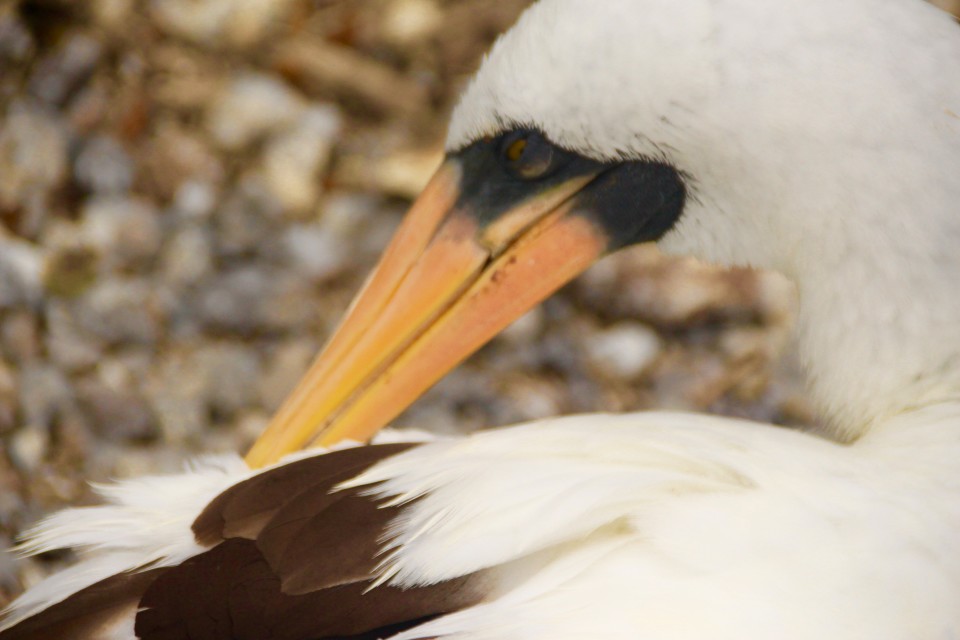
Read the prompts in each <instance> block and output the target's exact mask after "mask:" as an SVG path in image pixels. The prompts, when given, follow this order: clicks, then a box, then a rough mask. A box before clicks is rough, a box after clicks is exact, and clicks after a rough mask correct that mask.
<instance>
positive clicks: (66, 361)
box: [44, 299, 105, 372]
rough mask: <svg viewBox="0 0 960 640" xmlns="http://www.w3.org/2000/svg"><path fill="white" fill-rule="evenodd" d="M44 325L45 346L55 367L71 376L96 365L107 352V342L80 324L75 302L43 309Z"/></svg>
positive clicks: (55, 302)
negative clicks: (70, 373) (71, 373)
mask: <svg viewBox="0 0 960 640" xmlns="http://www.w3.org/2000/svg"><path fill="white" fill-rule="evenodd" d="M44 322H45V323H46V332H45V334H44V346H45V347H46V351H47V354H48V355H49V357H50V359H51V360H52V361H53V363H55V364H56V365H57V366H58V367H60V368H61V369H63V370H64V371H69V372H74V371H80V370H84V369H88V368H90V367H92V366H94V365H96V363H97V362H98V361H99V359H100V357H101V354H102V353H103V351H104V349H105V344H104V341H103V340H100V339H98V338H96V337H95V336H93V335H92V334H91V333H90V332H89V331H86V330H85V329H83V328H82V327H81V326H80V325H79V324H78V321H77V312H76V303H75V302H74V301H70V300H57V299H51V300H50V301H48V302H47V304H46V306H45V307H44Z"/></svg>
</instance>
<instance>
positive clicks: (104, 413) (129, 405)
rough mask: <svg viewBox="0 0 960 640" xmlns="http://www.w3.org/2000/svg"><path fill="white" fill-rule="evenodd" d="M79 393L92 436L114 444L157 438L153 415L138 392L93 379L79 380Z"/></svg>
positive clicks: (157, 432)
mask: <svg viewBox="0 0 960 640" xmlns="http://www.w3.org/2000/svg"><path fill="white" fill-rule="evenodd" d="M76 390H77V398H78V401H79V404H80V406H81V408H82V409H83V410H84V412H85V413H86V414H87V416H88V418H89V422H90V424H91V428H92V430H93V432H94V433H96V434H97V435H98V436H100V437H101V438H105V439H107V440H110V441H114V442H116V441H125V442H150V441H152V440H154V439H156V438H157V437H158V434H159V431H158V426H157V423H156V419H155V417H154V415H153V412H152V410H151V409H150V406H149V404H148V403H147V402H146V400H144V399H143V398H142V397H141V396H140V394H138V393H136V392H135V391H133V390H131V389H126V388H122V387H121V388H117V387H115V386H112V385H108V384H105V383H104V382H102V381H100V380H94V379H84V380H80V381H79V382H78V383H77V385H76Z"/></svg>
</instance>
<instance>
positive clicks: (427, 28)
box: [380, 0, 443, 47]
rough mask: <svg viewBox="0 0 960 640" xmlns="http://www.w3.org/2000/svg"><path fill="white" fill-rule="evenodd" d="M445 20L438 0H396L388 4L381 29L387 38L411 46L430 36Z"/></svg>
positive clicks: (399, 44) (394, 42) (398, 44)
mask: <svg viewBox="0 0 960 640" xmlns="http://www.w3.org/2000/svg"><path fill="white" fill-rule="evenodd" d="M442 22H443V9H442V8H441V7H440V6H439V4H438V3H437V2H436V0H394V1H393V2H391V3H390V4H388V5H387V9H386V11H385V12H384V14H383V18H382V22H381V27H380V28H381V29H382V30H383V36H384V38H385V39H386V40H388V41H389V42H391V43H393V44H394V45H395V46H398V47H410V46H413V45H416V44H417V43H418V42H422V41H424V40H426V39H428V38H430V37H431V36H432V35H433V34H434V33H435V32H436V30H437V29H438V28H440V25H441V24H442Z"/></svg>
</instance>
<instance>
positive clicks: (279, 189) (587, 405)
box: [0, 0, 960, 603]
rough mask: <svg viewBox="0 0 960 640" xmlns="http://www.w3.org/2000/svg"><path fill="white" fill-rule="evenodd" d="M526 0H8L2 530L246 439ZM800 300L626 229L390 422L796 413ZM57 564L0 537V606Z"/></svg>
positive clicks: (332, 318)
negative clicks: (104, 486) (601, 256)
mask: <svg viewBox="0 0 960 640" xmlns="http://www.w3.org/2000/svg"><path fill="white" fill-rule="evenodd" d="M948 1H949V2H952V0H943V2H944V3H946V2H948ZM527 4H528V0H496V1H493V0H339V1H338V0H89V1H87V2H76V1H75V0H21V1H19V2H15V1H14V2H11V1H7V2H4V3H0V547H8V546H9V545H10V544H11V543H12V540H13V539H14V537H15V536H16V535H17V534H18V533H19V532H20V531H22V530H23V529H24V527H25V526H27V525H29V524H30V523H31V522H33V521H35V520H36V519H37V518H39V517H40V516H42V515H43V514H45V513H48V512H49V511H51V510H53V509H55V508H58V507H62V506H65V505H72V504H85V503H90V502H91V501H92V500H93V497H92V495H91V490H90V487H89V485H88V484H87V482H88V481H91V480H92V481H104V480H108V479H110V478H117V477H126V476H130V475H133V474H142V473H150V472H163V471H174V470H177V469H179V468H180V467H181V466H182V464H183V462H184V461H185V460H187V459H189V458H191V457H193V456H196V455H198V454H201V453H205V452H222V451H242V450H244V449H245V448H246V447H247V446H249V444H250V443H251V441H252V439H253V438H254V437H255V436H256V435H257V433H258V432H259V431H260V430H261V429H262V428H263V426H264V425H265V423H266V422H267V420H268V418H269V416H270V414H271V413H272V412H273V411H274V410H275V409H276V408H277V407H278V405H279V404H280V402H281V401H282V399H283V397H284V395H285V394H286V393H287V391H288V390H289V389H290V388H291V387H292V386H293V384H294V383H295V382H296V380H297V379H298V377H299V376H300V374H301V373H302V372H303V371H304V369H305V368H306V366H307V365H308V363H309V361H310V360H311V359H312V357H313V355H314V354H315V352H316V351H317V350H318V348H319V346H320V345H321V343H322V342H323V340H324V339H325V338H326V336H327V335H328V334H329V333H330V331H331V330H332V328H333V327H334V326H335V324H336V322H337V320H338V318H339V316H340V315H341V313H342V312H343V310H344V308H345V307H346V305H347V303H348V301H349V299H350V297H351V296H352V295H353V293H354V292H355V291H356V290H357V288H358V286H359V285H360V283H361V282H362V280H363V277H364V275H365V274H366V272H367V270H368V269H369V268H370V267H371V266H372V264H373V263H374V261H375V259H376V257H377V255H378V253H379V251H380V249H381V248H382V247H383V246H384V244H385V243H386V241H387V239H388V238H389V236H390V234H391V232H392V230H393V229H394V228H395V227H396V225H397V223H398V221H399V220H400V217H401V215H402V213H403V211H404V209H405V207H406V206H407V205H408V204H409V201H410V199H411V198H412V197H413V196H414V195H415V194H416V193H417V191H418V190H419V188H420V187H421V186H422V185H423V184H424V182H425V181H426V179H427V178H428V176H429V175H430V173H431V172H432V170H433V169H434V168H435V166H436V165H437V163H438V162H439V158H440V155H441V151H442V143H443V134H444V126H445V122H446V118H447V115H448V113H449V111H450V109H451V107H452V104H453V101H454V99H455V97H456V95H457V93H458V91H459V89H460V87H462V85H463V82H464V81H465V79H466V78H468V77H469V75H470V73H471V72H472V71H473V70H474V69H475V68H476V66H477V64H478V62H479V58H480V56H481V54H482V52H483V51H484V50H485V49H486V48H487V47H488V46H489V45H490V43H491V42H492V41H493V39H494V38H495V37H496V35H497V34H498V33H500V32H501V31H503V30H504V29H505V28H506V27H507V26H509V25H510V24H511V23H512V22H513V20H514V19H515V18H516V16H517V15H518V14H519V12H520V11H521V10H522V9H523V8H524V6H526V5H527ZM957 4H958V3H957V2H953V8H954V9H960V7H957V6H956V5H957ZM950 63H951V64H955V63H956V61H950ZM792 308H793V293H792V290H791V288H790V286H789V285H788V284H787V283H785V282H784V281H783V280H781V279H780V278H777V277H775V276H772V275H768V274H758V273H753V272H749V271H736V272H732V273H722V272H718V271H716V270H713V269H710V268H707V267H705V266H703V265H699V264H697V263H694V262H692V261H689V260H675V259H665V258H663V257H661V256H660V255H658V254H657V253H656V252H655V251H654V250H651V249H649V248H638V249H634V250H631V251H629V252H626V253H623V254H622V255H619V256H615V257H613V258H611V259H608V260H606V261H604V262H602V263H601V264H599V265H597V266H596V267H595V268H593V269H592V270H591V271H590V272H588V273H587V274H586V275H585V276H583V277H582V278H580V279H579V280H578V281H577V282H575V283H574V284H572V285H570V286H568V287H567V288H566V289H565V290H564V291H562V292H561V293H560V294H558V295H557V296H555V297H554V298H552V299H551V300H549V301H548V302H547V303H546V304H545V305H544V306H543V307H542V308H540V309H537V310H535V311H533V312H532V313H530V314H529V315H527V316H526V317H524V318H523V319H521V320H520V321H519V322H517V323H516V324H515V325H514V326H513V327H512V328H511V329H510V330H508V331H507V332H506V333H505V334H504V335H503V336H501V337H500V338H498V339H497V340H496V341H495V342H494V343H492V344H491V345H489V346H488V347H487V348H485V349H484V350H483V351H482V352H481V353H480V354H478V355H477V356H475V357H474V358H472V359H471V360H470V361H469V362H467V363H466V364H465V365H464V366H461V367H460V368H459V369H458V370H457V371H455V372H454V373H453V374H451V375H450V376H449V377H448V378H446V379H445V380H444V381H443V382H442V383H440V384H439V385H438V386H437V387H436V388H435V389H434V390H433V391H431V392H430V393H429V394H428V396H426V397H425V398H424V399H422V400H421V401H420V402H418V403H417V405H416V406H415V407H413V408H412V409H411V410H410V411H408V412H407V413H406V414H405V415H404V416H403V417H402V418H401V419H400V420H399V422H398V424H399V425H407V426H416V427H421V428H426V429H432V430H436V431H443V432H464V431H469V430H473V429H478V428H483V427H489V426H495V425H501V424H506V423H511V422H516V421H521V420H528V419H532V418H538V417H543V416H550V415H555V414H559V413H570V412H582V411H624V410H635V409H647V408H653V407H664V408H673V409H694V410H705V411H713V412H718V413H724V414H731V415H741V416H750V417H754V418H758V419H762V420H772V421H775V422H778V423H782V424H796V423H806V422H809V421H810V415H809V409H808V407H807V405H806V404H805V402H804V399H803V391H802V389H801V388H800V386H799V385H798V383H797V375H796V367H795V366H794V365H793V363H792V360H791V358H790V357H789V349H785V346H786V345H787V344H788V342H789V339H788V334H789V325H790V318H791V313H792ZM782 352H786V353H787V354H788V355H787V357H786V358H780V357H778V355H779V354H781V353H782ZM62 561H63V558H60V557H57V556H55V555H54V556H50V557H45V558H41V559H38V560H31V561H26V562H16V561H14V559H13V558H12V557H11V555H10V554H0V603H2V601H4V600H6V599H7V598H8V597H9V596H10V595H11V594H15V593H18V592H19V591H20V590H21V589H22V588H23V587H24V586H25V585H28V584H31V583H33V582H35V581H36V580H37V579H39V578H40V577H42V576H43V575H45V574H46V573H47V572H48V571H49V570H50V568H51V567H53V566H55V565H57V564H58V563H59V562H62Z"/></svg>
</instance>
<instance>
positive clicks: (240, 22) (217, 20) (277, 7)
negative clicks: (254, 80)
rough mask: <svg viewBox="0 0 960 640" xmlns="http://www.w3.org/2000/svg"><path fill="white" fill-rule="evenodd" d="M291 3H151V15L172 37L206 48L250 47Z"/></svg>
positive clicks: (220, 0) (203, 0)
mask: <svg viewBox="0 0 960 640" xmlns="http://www.w3.org/2000/svg"><path fill="white" fill-rule="evenodd" d="M290 4H291V0H152V2H151V3H150V10H151V14H152V15H153V17H154V19H155V20H156V21H157V23H158V24H159V25H160V27H161V28H162V29H163V30H165V31H167V32H168V33H172V34H174V35H177V36H180V37H183V38H188V39H190V40H194V41H196V42H199V43H202V44H205V45H207V46H210V45H211V44H212V45H217V44H228V45H231V46H237V47H240V46H246V45H250V44H253V43H255V42H257V41H258V40H260V39H261V38H263V37H264V36H265V35H266V34H267V33H269V32H270V29H271V27H273V26H274V25H276V24H277V23H278V22H280V23H282V20H281V18H282V17H283V15H284V14H285V12H286V11H287V9H288V7H289V6H290Z"/></svg>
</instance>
